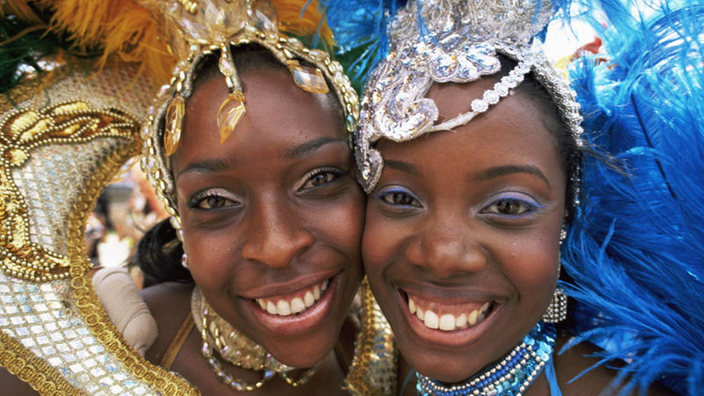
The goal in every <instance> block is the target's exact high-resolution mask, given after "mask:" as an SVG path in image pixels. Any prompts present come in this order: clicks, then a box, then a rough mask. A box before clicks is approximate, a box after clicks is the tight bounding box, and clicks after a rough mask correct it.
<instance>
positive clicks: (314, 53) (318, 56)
mask: <svg viewBox="0 0 704 396" xmlns="http://www.w3.org/2000/svg"><path fill="white" fill-rule="evenodd" d="M308 55H310V57H311V59H313V60H314V61H316V62H322V61H323V59H325V58H327V56H328V54H327V53H325V51H321V50H319V49H314V50H310V52H309V53H308Z"/></svg>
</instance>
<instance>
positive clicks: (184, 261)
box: [181, 253, 189, 269]
mask: <svg viewBox="0 0 704 396" xmlns="http://www.w3.org/2000/svg"><path fill="white" fill-rule="evenodd" d="M181 266H182V267H183V268H185V269H189V268H188V255H187V254H186V253H184V254H183V255H182V256H181Z"/></svg>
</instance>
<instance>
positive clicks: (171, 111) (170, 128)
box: [164, 96, 186, 156]
mask: <svg viewBox="0 0 704 396" xmlns="http://www.w3.org/2000/svg"><path fill="white" fill-rule="evenodd" d="M185 114H186V102H185V101H184V100H183V98H182V97H181V96H176V97H174V98H173V99H171V102H169V107H168V108H167V109H166V117H165V118H166V120H165V124H166V125H165V127H164V150H166V155H168V156H171V155H173V154H174V153H175V152H176V149H177V148H178V143H179V141H180V140H181V128H182V126H183V116H184V115H185Z"/></svg>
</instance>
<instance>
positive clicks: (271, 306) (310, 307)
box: [248, 275, 340, 336]
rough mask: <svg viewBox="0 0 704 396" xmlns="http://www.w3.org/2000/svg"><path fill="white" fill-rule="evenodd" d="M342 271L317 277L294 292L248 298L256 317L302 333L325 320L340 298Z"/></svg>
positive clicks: (291, 332) (278, 329) (276, 328)
mask: <svg viewBox="0 0 704 396" xmlns="http://www.w3.org/2000/svg"><path fill="white" fill-rule="evenodd" d="M339 283H340V275H335V276H333V277H332V278H328V279H325V280H323V281H316V282H315V283H313V284H310V285H308V286H306V287H304V288H302V289H299V290H296V291H295V292H292V293H287V294H282V295H274V296H267V297H260V298H251V299H248V301H249V304H248V305H249V307H250V309H251V312H252V314H253V315H254V317H255V318H256V319H257V321H259V323H260V324H262V325H263V326H264V327H265V328H266V329H268V330H270V331H272V332H274V333H278V334H281V335H288V336H294V335H301V334H304V333H306V332H309V331H312V330H313V329H314V328H317V327H318V326H319V325H321V323H323V322H324V321H325V319H326V318H327V317H328V315H329V314H330V312H331V311H332V307H333V306H334V305H335V304H336V301H337V300H338V299H337V298H336V297H337V294H338V289H339Z"/></svg>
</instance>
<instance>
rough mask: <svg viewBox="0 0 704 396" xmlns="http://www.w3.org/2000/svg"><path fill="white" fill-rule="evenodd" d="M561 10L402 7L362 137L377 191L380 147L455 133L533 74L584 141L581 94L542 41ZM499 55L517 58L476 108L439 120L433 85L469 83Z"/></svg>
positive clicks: (366, 108) (537, 5)
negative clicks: (578, 98) (380, 143)
mask: <svg viewBox="0 0 704 396" xmlns="http://www.w3.org/2000/svg"><path fill="white" fill-rule="evenodd" d="M553 14H554V11H553V7H552V4H551V2H550V1H548V0H484V1H474V0H471V1H450V0H417V1H411V2H409V3H408V4H407V5H406V7H404V8H402V9H401V10H400V11H399V12H398V14H397V15H396V17H395V18H394V20H393V21H392V22H391V24H390V28H389V48H390V50H389V54H388V56H387V57H386V59H385V60H384V61H382V62H381V63H380V64H379V65H378V66H377V68H376V69H375V71H374V72H373V73H372V74H371V76H370V77H369V79H368V80H367V83H366V89H365V94H364V97H363V100H362V112H361V114H360V129H359V131H358V136H357V141H356V154H357V161H358V164H359V172H360V175H359V180H360V182H361V183H362V185H363V187H364V189H365V190H366V191H367V192H370V191H371V190H373V189H374V186H375V185H376V182H377V181H378V180H379V177H380V175H381V171H382V167H383V160H382V158H381V154H380V153H379V152H378V151H377V150H375V149H374V148H373V147H372V144H373V143H374V142H376V141H377V140H379V139H381V138H387V139H391V140H393V141H396V142H404V141H408V140H411V139H414V138H416V137H418V136H420V135H423V134H426V133H430V132H435V131H443V130H450V129H452V128H456V127H458V126H460V125H464V124H466V123H467V122H469V121H471V120H472V119H473V118H474V117H475V116H476V115H478V114H481V113H483V112H485V111H487V110H488V109H489V107H490V106H491V105H494V104H496V103H498V102H499V101H500V100H501V99H502V98H504V97H506V96H507V95H508V94H509V92H510V91H511V90H512V89H514V88H516V87H517V86H518V85H519V84H520V83H521V81H523V79H524V77H525V76H526V75H527V74H528V73H530V72H533V73H534V75H535V77H536V78H537V80H538V81H539V82H540V83H541V84H542V85H543V86H545V88H546V89H547V90H548V92H549V93H550V94H551V96H552V98H553V100H554V101H555V103H556V104H557V106H558V108H559V110H560V113H561V115H562V117H563V119H564V121H565V123H566V125H567V126H568V127H569V128H570V130H571V132H572V134H573V136H574V138H575V139H576V140H577V141H579V135H580V134H581V132H582V129H581V126H580V124H581V121H582V117H581V115H580V114H579V105H578V104H577V102H576V100H575V94H574V92H573V91H572V90H570V88H569V86H568V84H567V82H566V81H565V79H564V78H563V76H562V75H561V74H560V73H557V72H556V71H555V69H554V68H553V67H552V65H551V64H550V63H549V62H548V61H547V59H546V58H545V56H544V55H543V53H542V50H541V49H540V45H539V44H538V43H537V42H536V40H534V37H535V36H536V34H538V33H539V32H540V31H542V30H543V29H544V28H545V26H546V25H547V23H548V22H549V21H550V19H551V18H552V16H553ZM499 54H503V55H505V56H507V57H508V58H511V59H513V60H515V61H516V62H517V65H516V66H515V67H514V68H513V70H511V71H509V73H508V74H506V75H505V76H504V77H503V78H501V80H499V81H498V82H497V83H496V84H495V85H494V87H493V88H492V89H489V90H487V91H485V92H484V95H483V96H482V97H481V98H476V99H474V100H473V101H472V102H471V103H468V105H467V108H468V111H467V112H466V113H463V114H460V115H459V116H457V117H455V118H453V119H451V120H448V121H445V122H443V123H441V124H435V121H436V120H437V118H438V108H437V106H436V105H435V102H434V101H433V100H432V99H429V98H426V97H425V95H426V94H427V92H428V90H429V89H430V87H431V86H432V84H433V83H435V82H438V83H447V82H454V83H467V82H471V81H475V80H478V79H479V78H481V77H482V76H486V75H492V74H495V73H497V72H498V71H499V70H500V68H501V64H500V61H499Z"/></svg>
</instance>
